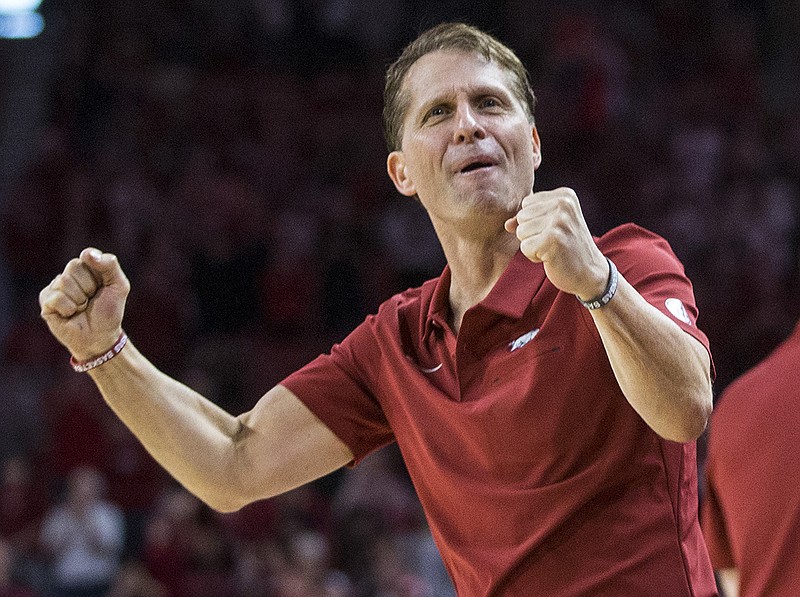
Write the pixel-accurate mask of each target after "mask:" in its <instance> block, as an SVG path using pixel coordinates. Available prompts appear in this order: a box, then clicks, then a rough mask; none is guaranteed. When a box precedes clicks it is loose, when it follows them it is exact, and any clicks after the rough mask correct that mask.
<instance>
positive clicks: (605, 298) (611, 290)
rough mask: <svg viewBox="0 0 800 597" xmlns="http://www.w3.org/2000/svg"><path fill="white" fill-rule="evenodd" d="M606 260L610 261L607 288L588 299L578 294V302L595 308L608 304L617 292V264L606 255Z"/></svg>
mask: <svg viewBox="0 0 800 597" xmlns="http://www.w3.org/2000/svg"><path fill="white" fill-rule="evenodd" d="M606 261H608V284H606V289H605V291H604V292H603V294H601V295H600V296H598V297H595V298H593V299H590V300H588V301H582V300H581V299H580V297H578V296H576V297H575V298H576V299H578V302H579V303H580V304H581V305H583V306H584V307H586V308H587V309H592V310H594V309H599V308H600V307H604V306H606V305H607V304H608V303H609V302H610V301H611V299H612V298H614V295H615V294H616V293H617V285H618V284H619V272H618V271H617V266H616V265H614V262H613V261H611V260H610V259H609V258H608V257H606Z"/></svg>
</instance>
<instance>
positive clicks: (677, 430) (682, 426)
mask: <svg viewBox="0 0 800 597" xmlns="http://www.w3.org/2000/svg"><path fill="white" fill-rule="evenodd" d="M687 399H688V405H687V406H686V407H685V408H683V409H682V413H681V415H680V416H679V417H678V421H677V424H676V425H674V426H673V427H672V428H671V429H670V430H669V433H668V434H665V435H664V436H663V437H664V438H665V439H668V440H671V441H675V442H680V443H688V442H693V441H695V440H697V439H698V438H699V437H700V436H701V435H703V433H704V432H705V430H706V428H707V427H708V421H709V419H710V418H711V411H712V410H713V404H714V403H713V397H712V393H711V389H710V388H709V389H708V390H707V391H705V390H704V391H702V392H698V393H696V394H695V395H693V396H690V397H688V398H687Z"/></svg>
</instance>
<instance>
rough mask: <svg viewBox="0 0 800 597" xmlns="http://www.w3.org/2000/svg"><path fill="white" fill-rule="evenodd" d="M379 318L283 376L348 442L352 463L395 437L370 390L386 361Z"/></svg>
mask: <svg viewBox="0 0 800 597" xmlns="http://www.w3.org/2000/svg"><path fill="white" fill-rule="evenodd" d="M376 318H377V316H372V315H371V316H369V317H368V318H367V319H366V320H365V321H364V322H363V323H362V324H361V325H359V326H358V327H357V328H356V329H355V330H354V331H353V332H352V333H350V335H348V336H347V337H346V338H345V339H344V340H343V341H342V342H341V344H336V345H334V346H333V348H332V349H331V352H330V353H329V354H324V355H321V356H319V357H317V358H316V359H314V360H313V361H311V362H310V363H309V364H307V365H306V366H304V367H302V368H301V369H299V370H298V371H296V372H295V373H292V374H291V375H289V376H288V377H286V378H285V379H284V380H283V381H282V382H281V385H283V386H285V387H286V388H288V389H289V390H290V391H292V392H293V393H294V394H295V395H296V396H297V397H298V398H299V399H300V400H301V401H302V402H303V403H304V404H305V405H306V406H307V407H308V408H309V409H310V410H311V412H313V413H314V414H315V415H316V416H317V417H318V418H319V419H320V420H321V421H322V422H323V423H324V424H325V425H326V426H327V427H328V428H329V429H330V430H331V431H332V432H333V433H334V434H335V435H336V436H337V437H338V438H339V439H341V440H342V441H343V442H344V443H345V444H347V446H348V447H349V448H350V451H351V452H352V453H353V455H354V458H353V462H351V463H350V464H351V465H355V464H357V463H358V462H360V461H361V460H362V459H363V458H364V457H365V456H367V454H369V453H370V452H372V451H374V450H377V449H378V448H380V447H382V446H385V445H387V444H389V443H391V442H392V441H394V434H393V432H392V430H391V427H390V426H389V423H388V421H387V420H386V417H385V416H384V413H383V409H382V408H381V406H380V404H379V403H378V401H377V400H376V398H375V395H374V392H373V391H372V390H371V387H373V386H374V379H376V378H377V377H378V374H379V372H380V368H381V367H382V356H381V350H380V343H379V342H378V338H377V333H376V329H375V328H376V325H377V323H376Z"/></svg>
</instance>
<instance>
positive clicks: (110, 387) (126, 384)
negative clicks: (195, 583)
mask: <svg viewBox="0 0 800 597" xmlns="http://www.w3.org/2000/svg"><path fill="white" fill-rule="evenodd" d="M129 290H130V284H129V283H128V280H127V278H126V277H125V274H124V273H123V271H122V269H121V268H120V266H119V263H118V261H117V259H116V257H115V256H114V255H111V254H101V253H100V252H99V251H97V250H95V249H86V250H84V251H83V252H82V253H81V255H80V257H79V258H77V259H73V260H71V261H70V262H69V263H68V264H67V266H66V268H65V269H64V272H63V273H62V274H59V275H58V276H56V278H55V279H54V280H53V281H52V282H51V283H50V284H49V285H48V286H47V287H46V288H45V289H43V290H42V292H41V293H40V296H39V301H40V305H41V309H42V317H43V318H44V319H45V321H46V322H47V324H48V326H49V328H50V330H51V332H52V333H53V335H54V336H55V337H56V338H57V339H58V340H59V341H60V342H61V343H62V344H63V345H64V346H65V347H66V348H67V349H68V350H69V351H70V352H71V353H72V354H73V356H74V357H75V358H76V359H78V360H86V359H89V358H92V357H94V356H96V355H98V354H102V353H104V352H105V351H106V350H107V349H108V347H109V346H112V345H113V344H114V343H115V342H116V339H117V338H118V337H119V335H120V333H121V330H122V316H123V313H124V309H125V301H126V299H127V295H128V292H129ZM89 375H91V376H92V379H93V380H94V382H95V384H96V385H97V387H98V388H99V390H100V392H101V394H102V395H103V398H104V399H105V400H106V402H107V403H108V405H109V406H110V407H111V408H112V409H113V410H114V412H115V413H116V414H117V416H119V417H120V419H121V420H122V421H123V422H124V423H125V424H126V425H127V426H128V428H129V429H130V430H131V431H132V432H133V433H134V434H135V435H136V437H137V438H138V439H139V441H141V442H142V444H143V445H144V446H145V448H146V449H147V450H148V451H149V452H150V454H152V455H153V457H154V458H155V459H156V460H157V461H158V462H159V463H160V464H161V465H162V466H163V467H164V468H165V469H166V470H167V471H169V473H170V474H172V475H173V476H174V477H175V478H176V479H177V480H178V481H179V482H180V483H181V484H183V485H184V486H185V487H186V488H187V489H188V490H189V491H191V492H192V493H194V494H195V495H196V496H197V497H199V498H200V499H202V500H203V501H204V502H206V503H207V504H208V505H209V506H211V507H212V508H214V509H216V510H220V511H233V510H236V509H238V508H241V507H242V506H244V505H246V504H248V503H250V502H252V501H255V500H258V499H262V498H266V497H270V496H273V495H277V494H279V493H282V492H284V491H288V490H290V489H293V488H294V487H297V486H299V485H302V484H304V483H306V482H308V481H312V480H313V479H316V478H318V477H320V476H322V475H324V474H327V473H329V472H332V471H334V470H336V469H338V468H339V467H341V466H343V465H345V464H347V463H348V462H349V461H350V460H351V459H352V457H353V455H352V453H351V452H350V449H349V448H348V447H347V446H346V445H345V444H344V443H343V442H342V441H341V440H339V439H338V437H336V435H334V434H333V432H332V431H330V430H329V429H328V428H327V427H326V426H325V425H324V424H323V423H322V422H321V421H320V420H319V419H317V418H316V416H314V414H313V413H311V411H310V410H308V408H306V407H305V405H304V404H303V403H302V402H301V401H300V399H299V398H297V396H295V395H294V394H293V393H292V392H290V391H289V390H288V389H286V388H284V387H282V386H277V387H275V388H273V389H272V390H270V391H269V392H267V393H266V394H265V395H264V396H263V397H262V398H261V399H260V400H259V401H258V403H257V404H256V406H255V407H254V408H253V409H252V410H251V411H249V412H246V413H244V414H242V415H240V416H238V417H234V416H233V415H231V414H229V413H227V412H226V411H225V410H223V409H222V408H220V407H218V406H217V405H215V404H214V403H212V402H211V401H209V400H207V399H206V398H204V397H203V396H201V395H200V394H198V393H197V392H195V391H193V390H191V389H190V388H188V387H186V386H185V385H183V384H181V383H179V382H178V381H176V380H174V379H172V378H171V377H169V376H167V375H165V374H164V373H162V372H161V371H159V370H158V369H157V368H156V367H155V366H154V365H153V364H152V363H150V362H149V361H148V360H147V359H146V358H145V357H144V356H143V355H142V354H141V353H140V352H139V351H138V350H137V349H136V347H135V346H134V345H133V344H132V343H131V342H129V343H128V345H127V346H126V347H125V348H124V349H123V350H122V351H121V352H120V353H119V354H118V355H117V356H115V357H114V358H112V359H111V360H109V361H107V362H105V363H104V364H103V365H101V366H100V367H97V368H95V369H92V370H90V372H89Z"/></svg>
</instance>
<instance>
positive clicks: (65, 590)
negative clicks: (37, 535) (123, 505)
mask: <svg viewBox="0 0 800 597" xmlns="http://www.w3.org/2000/svg"><path fill="white" fill-rule="evenodd" d="M104 482H105V480H104V478H103V476H102V475H101V473H100V472H99V471H98V470H96V469H93V468H90V467H78V468H76V469H74V470H72V471H71V472H70V473H69V476H68V478H67V489H66V496H65V499H64V502H63V503H61V504H58V505H56V506H53V507H52V508H51V509H50V510H49V511H48V512H47V514H46V515H45V519H44V522H43V523H42V533H41V542H42V547H43V548H44V550H45V552H46V553H47V554H48V556H49V559H50V565H51V572H52V579H53V595H54V597H105V595H106V592H107V591H108V589H109V587H110V586H111V583H112V582H113V580H114V578H115V576H116V574H117V572H118V571H119V566H120V554H121V552H122V547H123V542H124V539H125V526H124V525H125V523H124V519H123V516H122V512H121V511H120V510H119V508H118V507H117V506H116V505H114V504H113V503H111V502H108V501H106V500H105V499H104V498H103V493H104Z"/></svg>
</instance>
